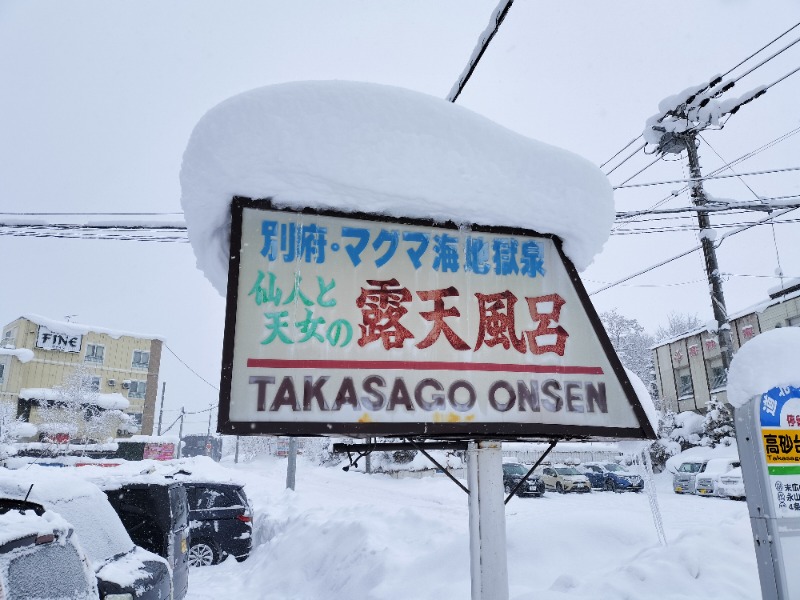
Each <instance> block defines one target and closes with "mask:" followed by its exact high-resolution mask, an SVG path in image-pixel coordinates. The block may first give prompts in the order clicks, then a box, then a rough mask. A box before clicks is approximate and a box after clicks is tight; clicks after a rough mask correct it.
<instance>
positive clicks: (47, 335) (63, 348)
mask: <svg viewBox="0 0 800 600" xmlns="http://www.w3.org/2000/svg"><path fill="white" fill-rule="evenodd" d="M82 341H83V336H82V335H80V334H78V335H73V334H69V333H60V332H58V331H52V330H50V329H48V328H47V327H45V326H44V325H39V333H38V334H37V336H36V347H37V348H41V349H42V350H57V351H59V352H71V353H77V352H80V351H81V343H82Z"/></svg>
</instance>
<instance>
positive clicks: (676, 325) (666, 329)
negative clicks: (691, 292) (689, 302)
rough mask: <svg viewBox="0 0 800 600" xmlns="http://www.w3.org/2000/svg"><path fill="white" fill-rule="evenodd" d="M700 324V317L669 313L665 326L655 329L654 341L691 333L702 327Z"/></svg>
mask: <svg viewBox="0 0 800 600" xmlns="http://www.w3.org/2000/svg"><path fill="white" fill-rule="evenodd" d="M702 324H703V323H702V321H700V317H698V316H697V315H696V314H695V315H690V314H689V313H676V312H671V313H669V314H668V315H667V324H666V325H660V326H659V327H658V329H656V335H655V340H656V341H657V342H660V341H661V340H668V339H670V338H674V337H675V336H679V335H681V334H682V333H686V332H688V331H693V330H695V329H697V328H699V327H700V326H702Z"/></svg>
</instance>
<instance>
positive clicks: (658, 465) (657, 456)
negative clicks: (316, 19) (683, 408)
mask: <svg viewBox="0 0 800 600" xmlns="http://www.w3.org/2000/svg"><path fill="white" fill-rule="evenodd" d="M677 425H678V424H677V421H676V419H675V413H674V412H672V411H671V410H666V411H663V412H662V413H661V415H659V419H658V432H657V433H658V439H657V440H656V441H655V442H653V443H652V444H650V461H651V462H652V463H653V471H655V472H656V473H660V472H661V471H663V470H664V468H665V466H666V464H667V459H669V458H670V457H671V456H675V455H676V454H678V453H679V452H680V451H681V450H683V448H682V447H681V444H680V443H679V442H677V441H676V440H675V439H673V433H674V432H675V429H676V427H677Z"/></svg>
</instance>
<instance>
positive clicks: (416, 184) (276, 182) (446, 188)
mask: <svg viewBox="0 0 800 600" xmlns="http://www.w3.org/2000/svg"><path fill="white" fill-rule="evenodd" d="M180 177H181V187H182V197H181V202H182V204H183V209H184V213H185V217H186V223H187V226H188V231H189V237H190V240H191V243H192V247H193V248H194V252H195V256H196V258H197V265H198V267H199V268H200V269H201V270H202V271H203V272H204V273H205V275H206V277H207V278H208V279H209V280H210V281H211V283H212V284H213V285H214V287H215V288H216V289H217V290H218V291H219V292H220V293H221V294H223V295H224V294H225V291H226V285H227V271H228V261H229V257H230V253H229V233H230V202H231V199H232V198H233V197H234V196H246V197H250V198H266V197H271V198H272V199H273V202H274V203H275V204H276V205H280V206H288V207H295V208H302V207H314V208H324V209H337V210H340V211H344V212H353V211H362V212H369V213H377V214H382V215H388V216H393V217H412V218H422V219H434V220H436V221H454V222H456V223H459V224H470V223H477V224H480V225H498V226H501V225H505V226H514V227H520V228H525V229H531V230H535V231H538V232H539V233H550V234H555V235H557V236H559V237H560V238H561V239H562V240H563V242H564V246H563V247H564V251H565V253H566V254H567V256H569V257H570V259H571V260H572V262H573V263H574V264H575V266H576V268H578V270H583V269H585V268H586V267H587V266H588V265H589V264H590V263H591V262H592V260H593V258H594V256H595V255H596V254H597V253H598V252H600V250H601V249H602V246H603V244H604V243H605V242H606V240H607V239H608V236H609V233H610V229H611V225H612V223H613V219H614V202H613V193H612V190H611V187H610V184H609V182H608V180H607V179H606V177H605V175H603V174H602V172H601V171H600V170H599V169H598V168H597V167H596V166H594V165H592V164H591V163H589V162H588V161H587V160H585V159H583V158H581V157H579V156H577V155H575V154H572V153H570V152H567V151H565V150H562V149H559V148H555V147H553V146H549V145H547V144H544V143H541V142H538V141H535V140H532V139H529V138H526V137H523V136H521V135H519V134H517V133H515V132H513V131H510V130H508V129H505V128H504V127H501V126H500V125H497V124H496V123H493V122H492V121H489V120H488V119H486V118H485V117H482V116H480V115H478V114H476V113H473V112H471V111H469V110H467V109H465V108H463V107H460V106H457V105H454V104H452V103H450V102H447V101H445V100H442V99H440V98H435V97H432V96H428V95H425V94H421V93H418V92H413V91H409V90H405V89H400V88H395V87H389V86H383V85H377V84H371V83H356V82H343V81H325V82H322V81H315V82H296V83H286V84H281V85H273V86H267V87H263V88H260V89H256V90H252V91H249V92H245V93H242V94H239V95H238V96H234V97H233V98H230V99H228V100H226V101H224V102H222V103H221V104H219V105H217V106H216V107H214V108H212V109H211V110H210V111H209V112H208V113H207V114H206V115H205V116H204V117H203V118H202V119H201V120H200V121H199V123H198V124H197V125H196V127H195V129H194V131H193V132H192V135H191V138H190V140H189V143H188V146H187V148H186V151H185V153H184V156H183V165H182V168H181V174H180Z"/></svg>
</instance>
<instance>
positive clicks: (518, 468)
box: [503, 462, 544, 496]
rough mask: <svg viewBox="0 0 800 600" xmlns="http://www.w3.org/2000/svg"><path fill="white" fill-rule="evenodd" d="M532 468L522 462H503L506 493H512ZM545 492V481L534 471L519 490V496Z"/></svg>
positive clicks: (537, 494)
mask: <svg viewBox="0 0 800 600" xmlns="http://www.w3.org/2000/svg"><path fill="white" fill-rule="evenodd" d="M529 470H530V469H529V468H528V467H526V466H525V465H523V464H521V463H516V462H504V463H503V489H504V490H505V492H506V494H510V493H511V490H513V489H514V488H515V487H516V486H517V484H518V483H519V482H520V481H521V480H522V478H523V477H525V474H526V473H527V472H528V471H529ZM543 494H544V481H542V478H541V477H540V476H539V474H538V473H532V474H531V476H530V477H528V479H527V480H526V481H525V483H523V484H522V485H521V486H520V488H519V489H518V490H517V496H541V495H543Z"/></svg>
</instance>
